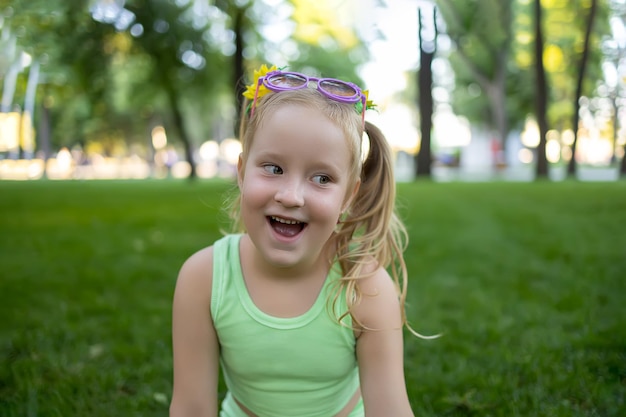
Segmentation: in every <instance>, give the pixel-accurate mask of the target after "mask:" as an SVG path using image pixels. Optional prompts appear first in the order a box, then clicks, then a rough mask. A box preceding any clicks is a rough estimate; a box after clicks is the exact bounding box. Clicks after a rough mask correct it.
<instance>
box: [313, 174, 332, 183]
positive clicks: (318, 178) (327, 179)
mask: <svg viewBox="0 0 626 417" xmlns="http://www.w3.org/2000/svg"><path fill="white" fill-rule="evenodd" d="M313 182H316V183H318V184H320V185H326V184H328V183H329V182H330V177H329V176H328V175H316V176H314V177H313Z"/></svg>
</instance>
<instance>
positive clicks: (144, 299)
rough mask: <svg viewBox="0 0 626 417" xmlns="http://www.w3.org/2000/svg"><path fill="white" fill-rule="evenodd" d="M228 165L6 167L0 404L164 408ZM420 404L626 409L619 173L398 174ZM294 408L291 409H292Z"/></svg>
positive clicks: (625, 203) (63, 409) (153, 411)
mask: <svg viewBox="0 0 626 417" xmlns="http://www.w3.org/2000/svg"><path fill="white" fill-rule="evenodd" d="M231 187H232V185H231V184H230V183H227V182H219V181H198V182H196V183H195V184H189V183H187V182H181V181H173V180H164V181H129V182H117V181H100V182H98V181H92V182H80V181H74V182H54V181H35V182H0V214H1V217H0V230H1V234H0V236H1V237H0V266H1V268H2V269H1V277H0V361H1V362H0V416H2V417H10V416H11V417H13V416H15V417H18V416H19V417H31V416H39V417H42V416H63V417H68V416H91V417H105V416H106V417H110V416H167V414H168V404H169V399H170V395H171V372H172V361H171V346H170V324H171V316H170V310H171V298H172V292H173V288H174V283H175V279H176V274H177V271H178V269H179V267H180V265H181V264H182V262H183V261H184V260H185V258H186V257H187V256H189V255H190V254H191V253H192V252H194V251H195V250H197V249H199V248H201V247H203V246H206V245H209V244H211V243H212V242H213V241H214V240H215V239H216V238H218V237H219V236H220V231H219V230H220V227H227V222H226V217H225V216H224V215H223V214H222V213H221V207H222V205H223V201H224V197H225V196H226V193H227V191H228V190H229V189H230V188H231ZM398 201H399V204H400V207H401V214H402V216H403V217H404V218H405V219H406V222H407V225H408V228H409V232H410V236H411V244H410V247H409V249H408V251H407V254H406V257H407V261H408V267H409V271H410V274H411V283H410V296H409V306H408V307H407V308H408V314H409V317H410V322H411V324H412V326H413V327H414V328H415V329H416V330H417V331H420V332H422V333H424V334H434V333H443V336H442V337H441V338H439V339H435V340H422V339H418V338H415V337H413V336H410V335H408V334H407V336H406V339H405V345H406V376H407V385H408V390H409V396H410V398H411V402H412V405H413V409H414V411H415V413H416V415H419V416H507V417H510V416H623V415H626V403H625V401H626V400H625V398H626V230H625V227H626V182H618V183H578V182H570V181H565V182H561V183H550V182H540V183H506V182H495V183H445V184H444V183H439V184H437V183H431V182H417V183H411V184H400V185H399V198H398ZM294 417H296V416H294Z"/></svg>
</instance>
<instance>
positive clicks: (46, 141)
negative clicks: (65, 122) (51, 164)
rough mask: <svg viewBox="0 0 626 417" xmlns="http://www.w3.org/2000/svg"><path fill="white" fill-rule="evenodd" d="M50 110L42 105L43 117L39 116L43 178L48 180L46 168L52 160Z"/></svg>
mask: <svg viewBox="0 0 626 417" xmlns="http://www.w3.org/2000/svg"><path fill="white" fill-rule="evenodd" d="M50 126H51V124H50V109H49V108H48V107H47V106H46V105H45V104H42V105H41V115H40V116H39V132H38V135H37V136H38V137H39V150H40V151H41V153H42V156H43V167H44V169H43V177H42V178H47V176H48V174H47V172H46V166H47V165H48V158H50V138H51V136H52V135H51V131H50Z"/></svg>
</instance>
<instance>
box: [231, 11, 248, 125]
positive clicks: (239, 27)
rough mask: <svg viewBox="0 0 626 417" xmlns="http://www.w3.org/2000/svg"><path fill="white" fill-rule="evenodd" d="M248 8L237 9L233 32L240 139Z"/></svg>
mask: <svg viewBox="0 0 626 417" xmlns="http://www.w3.org/2000/svg"><path fill="white" fill-rule="evenodd" d="M246 10H247V8H240V7H235V16H234V19H233V31H234V32H235V58H234V60H235V68H234V72H233V76H234V86H235V106H236V111H237V112H236V115H237V117H236V119H235V126H234V132H235V137H239V124H240V121H241V117H242V114H241V106H242V105H243V95H242V94H243V92H244V91H245V90H246V86H245V83H244V78H243V77H244V67H243V48H244V41H243V32H244V28H245V25H244V16H245V13H246Z"/></svg>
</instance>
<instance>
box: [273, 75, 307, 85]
mask: <svg viewBox="0 0 626 417" xmlns="http://www.w3.org/2000/svg"><path fill="white" fill-rule="evenodd" d="M267 82H268V84H270V85H272V86H273V87H279V88H297V87H302V86H303V85H305V84H306V83H307V79H306V78H304V77H302V76H300V75H298V74H289V73H286V74H276V75H273V76H272V77H270V78H269V79H268V80H267Z"/></svg>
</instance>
